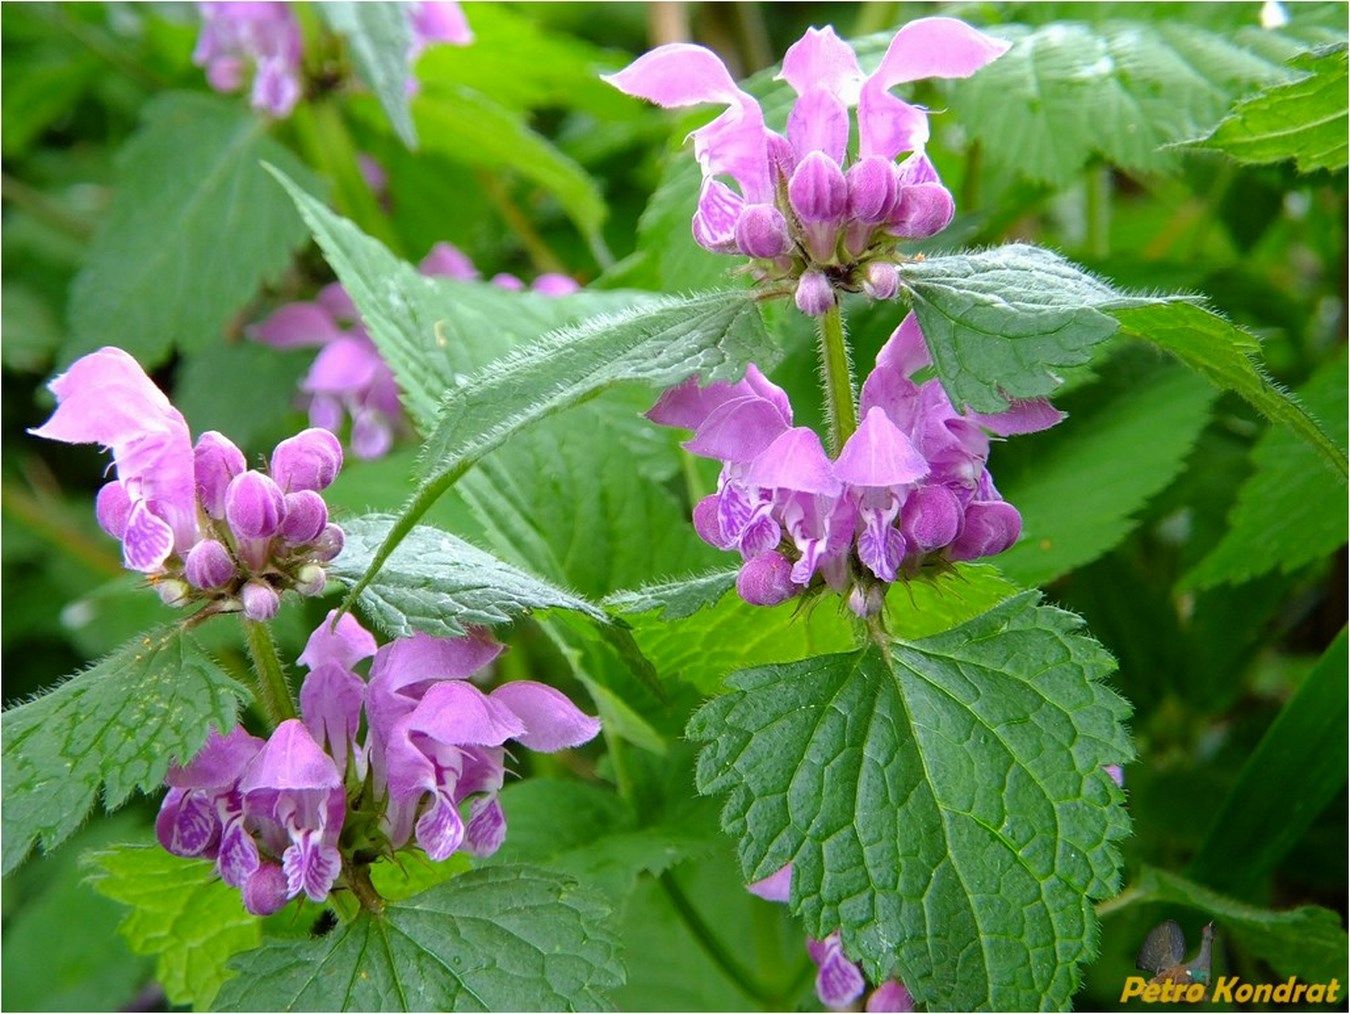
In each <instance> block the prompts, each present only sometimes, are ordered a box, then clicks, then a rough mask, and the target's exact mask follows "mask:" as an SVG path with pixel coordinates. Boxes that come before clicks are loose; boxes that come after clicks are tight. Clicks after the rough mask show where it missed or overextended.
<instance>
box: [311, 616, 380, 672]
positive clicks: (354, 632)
mask: <svg viewBox="0 0 1350 1014" xmlns="http://www.w3.org/2000/svg"><path fill="white" fill-rule="evenodd" d="M336 613H337V610H336V609H333V610H330V611H329V613H328V615H327V616H325V617H324V618H323V622H322V623H320V624H319V625H318V626H317V627H315V628H314V633H312V634H310V635H309V641H308V642H307V643H306V644H305V650H304V652H303V653H302V654H301V655H300V657H299V658H297V659H296V661H297V662H299V663H300V664H301V665H303V666H305V667H307V668H309V669H317V668H318V667H319V666H321V665H324V664H325V663H330V662H331V663H332V664H334V665H337V666H340V667H341V668H343V669H351V668H353V667H355V665H356V663H357V662H360V661H361V660H362V659H365V658H370V657H371V656H372V655H374V654H375V635H374V634H372V633H371V632H370V631H368V630H367V629H366V628H365V627H363V626H361V621H360V620H358V619H357V618H356V617H355V616H353V615H352V614H351V613H343V614H342V615H341V616H340V617H338V621H337V623H336V624H334V623H333V617H334V615H335V614H336Z"/></svg>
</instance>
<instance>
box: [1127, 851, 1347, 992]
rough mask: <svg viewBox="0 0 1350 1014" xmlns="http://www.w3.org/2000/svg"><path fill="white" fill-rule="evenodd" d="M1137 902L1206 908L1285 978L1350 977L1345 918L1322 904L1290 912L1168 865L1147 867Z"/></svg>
mask: <svg viewBox="0 0 1350 1014" xmlns="http://www.w3.org/2000/svg"><path fill="white" fill-rule="evenodd" d="M1131 900H1132V901H1133V902H1135V903H1139V902H1147V901H1155V902H1167V903H1170V904H1174V905H1184V906H1186V907H1187V908H1193V909H1196V910H1198V911H1200V912H1203V913H1205V914H1206V915H1207V916H1209V917H1210V918H1212V919H1214V920H1215V921H1216V922H1217V923H1218V924H1219V931H1220V932H1221V933H1223V932H1227V933H1230V934H1232V936H1233V937H1234V939H1235V940H1236V941H1237V942H1238V943H1239V944H1240V945H1242V947H1243V948H1245V949H1246V950H1248V951H1250V952H1251V953H1252V954H1255V955H1257V956H1258V957H1260V958H1262V959H1263V960H1265V961H1266V962H1268V963H1269V964H1270V967H1271V968H1273V969H1274V970H1275V973H1276V974H1277V975H1279V976H1281V977H1287V976H1291V975H1296V976H1298V977H1299V978H1301V979H1303V980H1304V981H1305V982H1328V981H1330V980H1331V979H1337V978H1338V979H1340V980H1341V981H1342V982H1344V981H1345V970H1346V959H1345V955H1346V951H1347V948H1350V940H1347V938H1346V933H1345V930H1344V929H1342V928H1341V919H1340V916H1338V915H1337V914H1336V913H1335V912H1333V911H1331V910H1330V909H1327V908H1321V907H1320V906H1317V905H1301V906H1299V907H1298V908H1292V909H1289V910H1288V911H1284V912H1276V911H1272V910H1270V909H1265V908H1257V907H1256V906H1255V905H1249V904H1247V903H1245V902H1242V901H1238V900H1237V899H1234V898H1229V897H1227V896H1225V895H1223V894H1220V893H1219V892H1218V891H1212V890H1210V889H1209V888H1207V887H1204V886H1202V885H1200V884H1197V883H1194V882H1193V881H1190V880H1187V879H1186V878H1185V877H1179V876H1176V875H1175V874H1172V873H1167V872H1166V871H1164V870H1158V869H1154V868H1153V867H1148V866H1146V867H1144V870H1143V872H1142V873H1141V874H1140V876H1139V880H1138V882H1137V884H1136V885H1135V886H1134V888H1133V889H1132V891H1131Z"/></svg>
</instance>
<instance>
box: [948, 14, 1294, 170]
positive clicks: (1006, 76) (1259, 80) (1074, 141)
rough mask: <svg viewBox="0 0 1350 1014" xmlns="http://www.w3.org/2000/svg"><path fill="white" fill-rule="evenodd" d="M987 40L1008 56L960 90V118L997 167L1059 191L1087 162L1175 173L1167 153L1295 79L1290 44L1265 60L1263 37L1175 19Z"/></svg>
mask: <svg viewBox="0 0 1350 1014" xmlns="http://www.w3.org/2000/svg"><path fill="white" fill-rule="evenodd" d="M992 31H993V34H995V35H1000V36H1002V37H1003V38H1005V39H1008V40H1010V41H1011V42H1012V43H1013V47H1012V49H1010V50H1009V51H1008V52H1007V53H1006V54H1004V55H1003V56H1002V57H1000V58H999V59H998V60H995V61H994V62H993V63H992V64H990V65H989V66H988V67H985V68H984V69H983V70H981V71H980V72H979V73H978V74H976V75H974V76H973V77H971V78H969V79H968V80H965V81H959V82H957V83H956V84H955V86H954V88H953V90H952V106H953V109H954V112H955V117H956V119H957V120H958V121H959V122H960V123H961V125H962V126H963V127H964V128H965V129H966V130H968V131H970V132H971V133H972V134H973V135H974V136H975V137H976V138H977V139H978V140H979V141H980V142H981V144H982V146H983V149H984V150H985V151H986V152H988V154H989V157H990V158H991V159H994V160H996V161H997V162H998V164H1000V165H1003V166H1008V167H1011V168H1014V169H1016V170H1017V171H1018V172H1020V173H1021V174H1022V175H1024V176H1026V177H1028V178H1030V179H1034V180H1041V181H1044V182H1046V183H1048V184H1051V185H1052V186H1056V187H1063V186H1065V185H1067V184H1069V183H1071V182H1072V181H1073V180H1074V179H1075V178H1076V177H1077V176H1078V174H1079V172H1080V171H1081V170H1082V168H1083V166H1084V165H1085V164H1087V162H1088V161H1089V159H1091V158H1092V157H1093V156H1094V155H1101V156H1103V157H1104V158H1106V159H1107V160H1108V161H1110V162H1111V163H1113V164H1114V165H1118V166H1121V167H1122V168H1124V169H1129V170H1135V171H1139V172H1149V173H1161V172H1166V171H1169V170H1172V169H1174V168H1175V167H1176V164H1177V155H1176V153H1175V152H1171V151H1166V150H1160V149H1161V148H1162V147H1163V146H1164V145H1166V144H1168V143H1169V142H1172V141H1180V140H1184V139H1187V138H1191V137H1195V136H1196V135H1198V134H1199V133H1201V132H1202V131H1204V130H1206V129H1207V128H1208V127H1209V126H1210V125H1212V124H1213V123H1214V122H1215V121H1216V120H1217V119H1218V118H1219V117H1220V116H1222V115H1223V113H1224V111H1225V110H1226V109H1227V107H1228V103H1229V102H1230V101H1232V100H1233V99H1234V98H1236V97H1237V96H1238V95H1240V94H1243V93H1245V92H1247V91H1249V90H1250V89H1252V88H1254V87H1263V86H1266V85H1271V84H1275V83H1278V82H1281V81H1285V80H1288V78H1289V76H1290V72H1289V70H1288V68H1286V67H1284V66H1283V65H1282V64H1281V62H1280V61H1281V60H1282V59H1284V58H1287V56H1288V55H1291V53H1290V51H1289V50H1290V48H1291V47H1290V44H1289V43H1287V42H1285V43H1283V45H1284V47H1285V48H1284V51H1283V53H1282V54H1281V55H1280V56H1277V57H1274V58H1270V57H1268V56H1266V55H1262V48H1261V47H1258V46H1256V45H1253V42H1254V41H1255V40H1254V39H1253V35H1260V34H1261V33H1260V32H1254V33H1243V32H1239V33H1236V34H1235V35H1234V36H1233V37H1231V38H1230V37H1225V36H1224V35H1221V34H1219V33H1217V32H1212V31H1209V30H1208V29H1205V28H1200V27H1198V26H1196V25H1190V24H1186V23H1184V22H1183V21H1180V20H1177V19H1175V18H1168V19H1166V20H1160V21H1158V22H1157V23H1148V22H1145V21H1141V20H1137V19H1135V20H1129V21H1112V22H1104V23H1101V24H1094V25H1088V24H1083V23H1080V22H1074V21H1057V22H1052V23H1051V24H1048V25H1042V26H1040V27H1038V28H1034V29H1028V28H1023V27H1021V26H1008V27H1001V28H995V29H993V30H992ZM1270 34H1271V35H1272V39H1271V40H1269V41H1278V37H1275V36H1274V33H1270Z"/></svg>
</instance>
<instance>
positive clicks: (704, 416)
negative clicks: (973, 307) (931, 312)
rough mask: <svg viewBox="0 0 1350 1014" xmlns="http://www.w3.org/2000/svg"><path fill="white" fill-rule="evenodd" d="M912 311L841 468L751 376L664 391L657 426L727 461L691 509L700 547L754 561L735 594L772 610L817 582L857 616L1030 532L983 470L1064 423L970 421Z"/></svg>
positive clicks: (1040, 410)
mask: <svg viewBox="0 0 1350 1014" xmlns="http://www.w3.org/2000/svg"><path fill="white" fill-rule="evenodd" d="M929 365H931V360H930V358H929V355H928V350H927V346H926V345H925V343H924V338H923V334H922V332H921V331H920V330H919V325H918V321H917V319H916V318H915V317H914V316H913V315H912V314H911V315H910V316H908V317H906V318H905V320H904V322H903V323H902V324H901V325H900V327H899V328H897V329H896V331H895V333H894V334H893V335H892V336H891V339H890V341H888V342H887V343H886V345H885V347H884V348H883V349H882V350H881V352H880V353H879V354H878V356H877V362H876V366H875V368H874V369H873V370H872V372H871V374H869V376H868V377H867V379H866V381H865V382H864V383H863V387H862V393H861V400H860V410H861V415H862V422H861V424H860V425H859V426H858V428H857V430H856V431H855V432H854V433H853V434H852V435H851V436H850V437H849V439H848V440H847V441H846V442H845V444H844V446H843V448H842V449H841V450H840V452H839V455H838V457H837V458H836V459H834V460H833V461H831V460H830V458H829V457H828V456H827V455H826V454H825V450H824V447H823V446H822V445H821V442H820V438H819V437H818V436H817V435H816V434H815V433H814V432H813V431H811V430H810V429H808V428H806V427H802V426H795V427H794V426H793V425H792V409H791V406H790V405H789V404H788V401H787V395H786V394H785V393H784V392H783V391H782V390H781V389H780V388H778V387H776V386H775V385H774V384H773V383H771V382H770V381H769V380H768V379H766V378H765V377H764V375H763V374H762V373H760V372H759V370H758V369H756V368H755V367H754V366H753V365H752V366H750V367H749V368H748V369H747V370H746V375H745V379H743V380H740V381H737V382H736V383H727V382H725V381H719V382H717V383H713V384H710V385H708V386H707V387H700V386H699V384H698V381H697V379H696V378H691V379H689V380H687V381H685V382H684V383H682V384H680V385H678V386H677V387H673V388H671V389H670V390H668V391H666V393H665V394H663V395H662V396H661V398H660V399H659V400H658V401H657V403H656V405H655V406H653V408H652V410H651V411H650V412H649V413H648V418H650V419H651V420H652V421H654V422H657V423H661V424H663V425H667V426H679V427H682V428H685V429H691V430H693V431H694V435H693V437H692V438H691V439H690V440H689V441H687V442H686V443H685V445H684V446H685V447H686V448H687V449H688V450H689V451H691V452H692V453H694V454H698V455H702V456H704V457H709V458H714V459H716V460H719V461H721V462H722V463H723V466H722V473H721V475H720V476H719V478H718V485H717V492H716V493H714V494H712V495H711V496H708V497H706V498H704V499H703V500H702V501H700V502H699V504H698V505H697V506H696V507H695V508H694V527H695V529H696V530H697V531H698V534H699V535H700V536H701V537H702V538H703V539H704V541H706V542H708V543H710V544H712V545H714V546H717V547H718V548H720V549H727V550H735V551H737V552H739V553H740V554H741V557H742V559H743V560H744V561H745V562H744V565H743V567H742V570H741V574H740V576H739V578H738V580H737V590H738V592H739V593H740V595H741V597H742V598H744V599H745V600H746V601H747V602H751V603H754V604H757V605H773V604H776V603H778V602H782V601H784V600H786V599H787V598H790V597H792V596H793V595H795V594H798V593H800V592H801V591H803V590H804V589H806V588H808V587H810V586H811V585H812V584H813V583H814V582H815V581H816V580H817V579H820V580H821V581H822V582H823V583H824V584H826V585H828V586H830V587H832V588H834V589H836V590H838V591H843V590H845V589H851V590H850V595H849V601H850V605H851V606H852V608H853V609H854V611H855V612H858V613H859V614H860V615H870V614H871V613H873V612H876V611H877V610H878V609H880V607H881V604H882V601H883V599H884V589H885V586H886V585H888V584H890V583H892V582H894V581H896V580H899V579H901V578H909V577H914V576H916V575H918V574H919V573H920V572H921V571H923V569H924V568H926V567H929V566H943V565H946V564H947V563H950V562H954V561H960V560H973V559H977V558H979V557H983V556H992V555H994V554H997V553H1001V552H1003V550H1005V549H1007V548H1008V547H1009V546H1011V545H1012V543H1013V542H1014V541H1016V539H1017V536H1018V534H1019V532H1020V530H1021V518H1020V516H1019V515H1018V513H1017V510H1016V509H1015V508H1014V507H1012V506H1011V505H1010V504H1008V503H1006V502H1004V500H1003V498H1002V497H1001V496H999V493H998V490H997V489H996V488H995V486H994V483H993V480H992V479H991V478H990V476H989V473H988V471H986V468H985V462H986V459H987V458H988V456H989V442H990V434H993V435H995V436H1011V435H1013V434H1018V433H1031V432H1035V431H1037V430H1042V429H1046V428H1048V427H1050V426H1053V425H1054V424H1055V423H1057V422H1059V421H1060V419H1061V418H1063V415H1062V413H1060V412H1058V411H1057V410H1056V409H1055V408H1054V407H1053V406H1051V405H1050V404H1049V403H1048V402H1046V401H1045V400H1043V399H1036V400H1031V401H1021V402H1014V403H1013V404H1012V405H1011V407H1010V408H1009V409H1008V410H1007V411H1005V412H1001V413H996V414H979V413H965V414H963V413H960V412H957V411H956V409H955V408H954V407H953V406H952V404H951V402H950V400H948V398H947V394H946V392H945V391H944V390H943V388H942V385H941V382H940V381H939V380H937V379H936V378H933V379H930V380H926V381H924V382H923V383H916V382H915V381H914V380H913V376H914V374H915V373H917V372H918V371H919V370H921V369H924V368H925V367H927V366H929Z"/></svg>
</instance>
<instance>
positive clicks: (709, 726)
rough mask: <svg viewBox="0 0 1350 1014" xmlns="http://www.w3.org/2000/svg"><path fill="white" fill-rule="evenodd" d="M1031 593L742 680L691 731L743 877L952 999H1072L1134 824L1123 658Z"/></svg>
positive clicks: (882, 973)
mask: <svg viewBox="0 0 1350 1014" xmlns="http://www.w3.org/2000/svg"><path fill="white" fill-rule="evenodd" d="M1037 600H1038V596H1037V595H1036V594H1035V593H1026V594H1023V595H1020V596H1018V597H1016V598H1013V599H1010V600H1009V601H1007V602H1005V603H1003V604H1002V605H1000V606H997V607H995V608H994V609H992V610H990V611H989V612H987V613H985V614H983V615H981V616H979V617H977V618H976V619H974V620H971V621H970V622H969V623H966V624H965V625H963V626H961V627H958V628H956V629H955V630H951V631H948V632H946V633H943V634H939V635H937V636H935V637H930V638H925V639H923V640H919V641H913V642H893V643H891V644H889V645H888V646H886V647H885V648H881V647H878V646H876V645H871V646H869V647H867V648H865V649H863V650H860V651H854V652H849V653H846V654H840V655H826V656H822V657H817V658H811V659H806V660H804V661H802V662H798V663H794V664H790V665H777V666H766V667H763V668H758V669H749V670H743V671H741V672H738V673H735V674H734V675H733V676H732V677H731V678H730V679H729V681H728V682H729V683H730V685H731V687H732V690H731V692H730V693H728V694H727V695H725V696H724V697H721V698H718V699H717V700H714V701H712V702H711V703H709V704H708V705H706V706H705V707H704V708H703V709H702V710H701V711H700V712H699V713H698V714H697V715H695V716H694V719H693V721H692V722H691V723H690V726H689V734H690V736H691V737H692V738H694V739H697V740H700V741H702V742H704V743H706V744H708V745H707V747H706V748H705V750H704V752H703V753H702V754H701V756H700V758H699V767H698V787H699V790H700V791H701V792H704V793H723V792H726V793H729V798H728V800H727V803H726V808H725V810H724V811H723V826H724V827H725V828H726V830H727V832H728V833H729V834H731V835H732V836H733V837H734V838H736V839H738V841H739V848H740V856H741V865H742V869H743V871H744V873H745V876H746V878H747V880H753V879H758V878H760V877H765V876H768V875H769V874H771V873H773V872H774V871H775V870H777V869H779V868H780V867H781V866H783V864H785V863H789V862H790V863H792V864H793V882H792V902H791V904H792V907H793V909H794V911H796V912H797V913H798V914H800V915H801V916H802V917H803V919H804V920H805V922H806V929H807V931H808V933H810V934H811V935H812V936H816V937H823V936H825V935H826V934H827V933H829V932H831V931H832V930H834V929H835V928H839V929H840V930H841V932H842V935H843V941H844V945H845V948H846V950H847V951H848V953H849V955H850V956H852V957H855V958H858V959H861V960H862V962H863V964H864V966H865V967H866V969H867V970H868V973H869V978H871V979H872V980H874V981H881V980H883V979H886V978H888V977H890V976H892V975H898V976H899V977H900V978H901V979H902V980H903V981H904V982H905V984H906V985H907V986H908V987H909V988H910V990H911V992H912V993H913V994H914V996H915V998H916V999H917V1000H919V1001H920V1002H922V1003H926V1004H928V1005H930V1006H932V1007H934V1008H940V1009H964V1010H972V1009H977V1008H982V1007H990V1008H995V1009H999V1008H1015V1009H1046V1008H1060V1009H1067V1008H1068V1005H1069V1002H1070V999H1071V998H1072V996H1073V993H1074V991H1075V989H1076V988H1077V985H1078V979H1079V971H1078V964H1079V963H1080V962H1082V961H1084V960H1086V959H1088V958H1090V957H1092V955H1093V954H1094V952H1095V938H1096V920H1095V917H1094V915H1093V912H1092V899H1094V898H1104V897H1107V896H1109V895H1111V894H1114V893H1115V891H1116V890H1117V888H1118V886H1119V883H1118V881H1119V866H1120V857H1119V855H1118V854H1117V849H1116V847H1115V845H1114V844H1113V842H1114V841H1115V840H1117V839H1119V838H1121V837H1123V836H1124V835H1125V834H1126V832H1127V830H1128V825H1129V822H1128V818H1127V817H1126V815H1125V812H1124V809H1123V807H1122V806H1121V805H1120V804H1121V801H1122V798H1123V797H1122V795H1121V793H1120V791H1119V790H1118V789H1117V788H1116V787H1115V785H1114V783H1112V781H1111V779H1110V777H1109V776H1108V775H1107V774H1106V773H1105V772H1104V771H1102V770H1101V767H1102V765H1103V764H1109V763H1121V762H1123V761H1125V760H1127V759H1128V758H1129V756H1130V744H1129V739H1128V737H1127V736H1126V733H1125V729H1124V726H1123V725H1122V721H1123V719H1124V718H1125V716H1126V714H1127V713H1128V710H1129V709H1128V706H1127V705H1126V704H1125V702H1124V701H1122V700H1121V699H1120V698H1119V697H1117V696H1116V695H1115V694H1114V693H1113V692H1112V691H1111V690H1109V689H1108V688H1107V687H1106V686H1105V685H1104V684H1103V683H1102V682H1101V680H1102V679H1103V678H1104V677H1105V676H1106V675H1107V674H1108V673H1109V672H1110V671H1111V669H1112V667H1113V663H1112V661H1111V658H1110V656H1109V655H1107V654H1106V652H1105V651H1103V650H1102V648H1101V647H1100V646H1099V645H1097V644H1096V642H1094V641H1092V640H1090V639H1089V638H1088V637H1086V636H1084V635H1083V634H1082V633H1080V631H1079V627H1080V622H1079V621H1078V619H1077V618H1076V617H1074V616H1072V615H1071V614H1068V613H1064V612H1061V611H1059V610H1056V609H1053V608H1049V607H1045V606H1038V605H1037Z"/></svg>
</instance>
